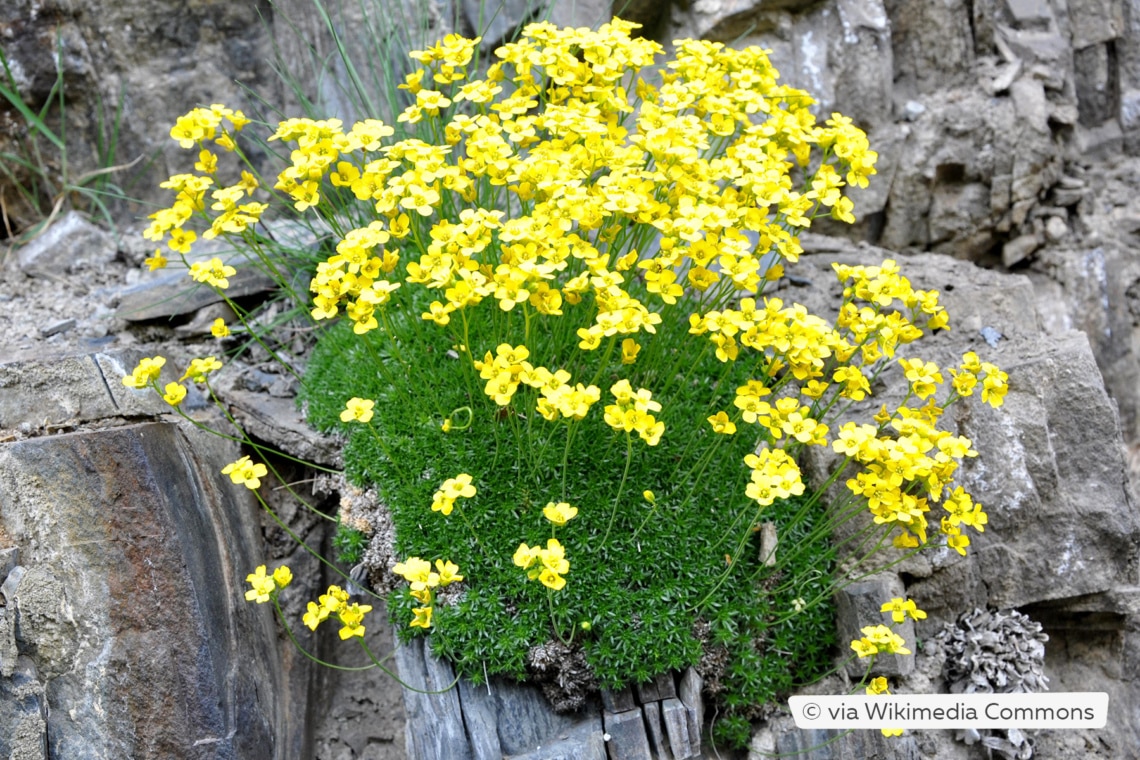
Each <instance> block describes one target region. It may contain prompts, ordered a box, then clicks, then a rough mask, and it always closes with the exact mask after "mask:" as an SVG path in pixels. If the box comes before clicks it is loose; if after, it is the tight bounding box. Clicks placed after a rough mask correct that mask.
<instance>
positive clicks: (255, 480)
mask: <svg viewBox="0 0 1140 760" xmlns="http://www.w3.org/2000/svg"><path fill="white" fill-rule="evenodd" d="M266 472H268V470H266V468H265V465H263V464H261V463H260V462H258V463H254V462H251V461H250V459H249V457H242V458H241V459H238V460H237V461H236V462H230V463H229V464H227V465H226V466H225V467H223V468H222V474H223V475H229V476H230V480H231V481H233V483H234V484H235V485H240V484H245V487H246V488H248V489H249V490H251V491H256V490H257V489H258V488H260V487H261V478H263V477H265V474H266Z"/></svg>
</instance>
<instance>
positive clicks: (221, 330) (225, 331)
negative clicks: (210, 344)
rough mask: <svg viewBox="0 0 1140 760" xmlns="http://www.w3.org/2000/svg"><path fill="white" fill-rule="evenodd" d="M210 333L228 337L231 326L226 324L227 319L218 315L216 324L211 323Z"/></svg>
mask: <svg viewBox="0 0 1140 760" xmlns="http://www.w3.org/2000/svg"><path fill="white" fill-rule="evenodd" d="M210 334H211V335H213V336H214V337H215V338H226V337H228V336H229V334H230V328H229V326H227V325H226V320H224V319H222V318H221V317H218V318H217V319H215V320H214V324H212V325H210Z"/></svg>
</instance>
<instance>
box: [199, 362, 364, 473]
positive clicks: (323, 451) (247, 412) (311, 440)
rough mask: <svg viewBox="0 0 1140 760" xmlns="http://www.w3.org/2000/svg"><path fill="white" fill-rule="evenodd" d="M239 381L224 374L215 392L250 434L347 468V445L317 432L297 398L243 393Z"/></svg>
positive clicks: (303, 455) (318, 461) (294, 453)
mask: <svg viewBox="0 0 1140 760" xmlns="http://www.w3.org/2000/svg"><path fill="white" fill-rule="evenodd" d="M236 382H237V378H236V376H235V373H230V374H228V375H223V376H221V377H219V378H218V382H217V384H216V385H215V386H214V389H215V392H216V393H217V394H218V396H219V397H220V398H222V399H224V400H225V402H226V404H228V405H229V406H230V408H231V409H232V412H233V415H234V418H235V419H236V420H237V421H238V422H239V423H240V424H241V426H242V428H243V429H244V430H245V431H246V432H247V433H248V434H249V435H251V436H253V437H254V438H257V439H259V440H262V441H265V442H266V443H268V444H270V445H271V446H274V447H276V448H278V449H280V450H282V451H288V452H289V453H290V454H291V455H292V456H295V457H298V458H300V459H304V460H306V461H309V462H314V463H316V464H321V465H325V466H329V467H341V466H343V459H342V451H341V449H342V448H343V445H344V444H343V442H341V441H339V440H337V439H336V438H333V437H331V436H325V435H319V434H317V433H315V432H314V431H313V429H312V428H311V427H309V425H308V424H307V423H306V422H305V420H304V417H303V416H302V414H301V411H300V410H299V409H298V408H297V402H296V400H295V399H293V398H285V397H279V396H274V395H269V394H266V393H254V392H250V391H246V390H241V389H239V388H238V387H236ZM268 389H269V388H267V390H268Z"/></svg>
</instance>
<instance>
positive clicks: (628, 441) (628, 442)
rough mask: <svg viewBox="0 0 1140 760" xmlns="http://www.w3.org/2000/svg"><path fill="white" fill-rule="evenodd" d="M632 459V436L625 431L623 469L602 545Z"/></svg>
mask: <svg viewBox="0 0 1140 760" xmlns="http://www.w3.org/2000/svg"><path fill="white" fill-rule="evenodd" d="M631 461H633V437H632V436H631V435H630V434H629V432H628V431H626V434H625V469H624V470H623V471H622V473H621V483H618V489H617V493H616V494H615V495H614V505H613V508H612V509H611V510H610V523H609V525H607V526H606V535H604V536H603V537H602V546H605V545H606V541H607V540H608V539H609V537H610V530H611V529H612V528H613V527H614V520H615V519H616V518H617V513H618V504H619V503H620V502H621V494H622V491H624V490H625V481H626V480H627V479H628V478H629V464H630V462H631Z"/></svg>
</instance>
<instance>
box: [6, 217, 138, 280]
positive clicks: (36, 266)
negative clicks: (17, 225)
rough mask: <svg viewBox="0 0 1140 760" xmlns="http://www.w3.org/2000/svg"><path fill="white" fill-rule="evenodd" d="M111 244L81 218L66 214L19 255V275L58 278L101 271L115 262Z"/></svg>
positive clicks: (111, 240)
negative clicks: (65, 275)
mask: <svg viewBox="0 0 1140 760" xmlns="http://www.w3.org/2000/svg"><path fill="white" fill-rule="evenodd" d="M115 253H116V251H115V241H114V240H113V239H112V238H111V236H110V235H108V234H107V233H106V232H104V231H103V230H102V229H101V228H99V227H97V226H96V225H94V224H92V223H91V222H89V221H87V219H86V218H84V216H83V215H82V214H79V213H77V212H75V211H70V212H68V213H66V214H64V215H63V216H61V217H60V218H59V219H57V220H56V221H55V222H53V223H52V225H51V226H50V227H48V228H47V230H45V231H44V232H42V233H41V234H40V235H38V236H37V237H36V238H35V239H33V240H32V241H31V242H30V243H28V244H27V245H25V246H24V247H23V248H21V249H20V251H19V265H20V271H22V272H23V273H24V274H28V275H31V276H32V277H46V278H53V277H54V278H59V277H61V276H63V275H64V274H68V273H71V272H78V271H80V270H83V269H101V268H102V267H104V266H105V265H107V264H108V263H110V261H111V260H112V259H114V258H115Z"/></svg>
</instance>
